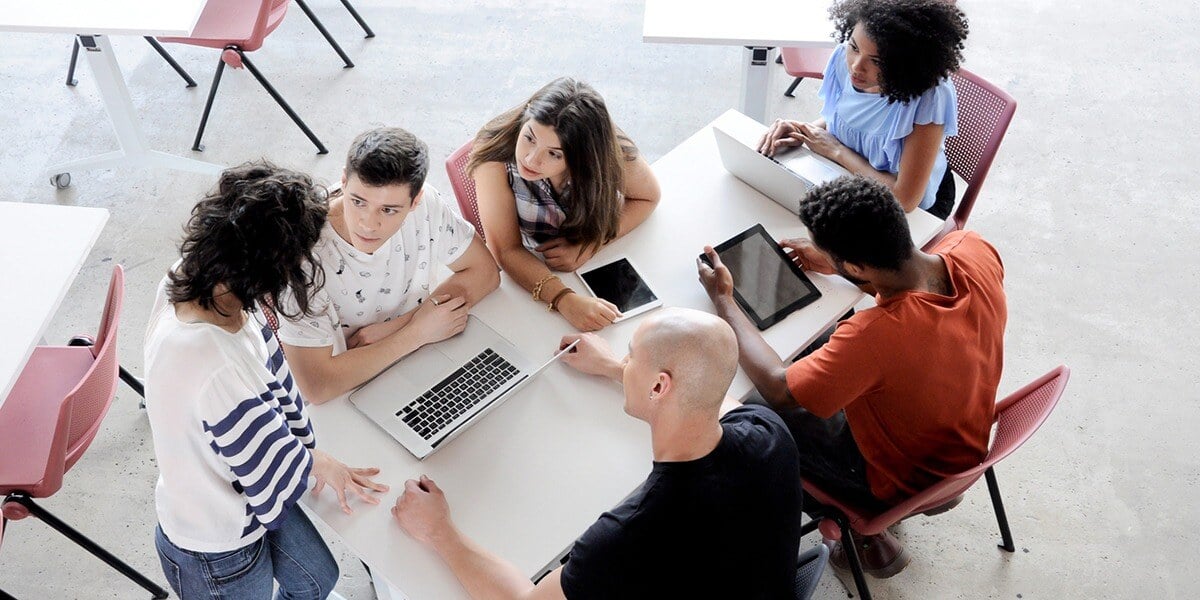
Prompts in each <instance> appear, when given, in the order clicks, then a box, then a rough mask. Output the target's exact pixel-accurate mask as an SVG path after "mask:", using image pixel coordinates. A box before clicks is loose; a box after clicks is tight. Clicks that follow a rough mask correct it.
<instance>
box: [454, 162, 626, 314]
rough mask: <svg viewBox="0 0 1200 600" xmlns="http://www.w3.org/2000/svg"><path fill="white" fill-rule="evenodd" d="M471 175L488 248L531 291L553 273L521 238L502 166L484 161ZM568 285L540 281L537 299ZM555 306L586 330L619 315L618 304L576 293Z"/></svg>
mask: <svg viewBox="0 0 1200 600" xmlns="http://www.w3.org/2000/svg"><path fill="white" fill-rule="evenodd" d="M472 177H473V178H474V179H475V192H476V196H477V198H478V202H479V218H480V220H481V221H482V224H483V229H484V232H485V236H486V237H487V246H488V249H489V250H491V252H492V256H494V257H495V258H496V262H497V263H498V264H499V265H500V268H502V269H504V272H505V273H508V276H509V277H511V278H512V279H513V281H516V282H517V284H518V285H520V286H521V287H522V288H524V289H526V290H528V291H533V289H534V287H535V286H537V284H538V282H539V281H542V280H543V279H546V277H547V276H549V275H553V273H552V272H551V271H550V268H549V267H547V266H546V263H543V262H542V261H541V259H539V258H538V257H537V256H534V255H533V253H532V252H530V251H529V250H528V249H527V248H525V245H524V244H523V243H522V242H521V230H520V226H519V225H518V223H517V201H516V198H515V197H514V196H513V192H512V188H511V187H509V185H508V173H507V170H506V168H505V166H504V165H503V164H501V163H498V162H489V163H484V164H482V165H480V166H479V167H478V168H476V169H475V172H474V173H473V174H472ZM567 287H568V286H567V284H565V283H563V282H562V281H560V280H558V279H549V280H547V281H545V282H544V283H543V284H542V288H541V294H540V297H539V298H538V300H540V301H541V302H547V303H548V302H550V300H552V299H553V298H554V297H555V296H557V295H558V294H559V292H561V291H563V290H564V289H566V288H567ZM558 310H559V312H561V313H562V315H563V317H565V318H566V319H567V321H569V322H570V323H571V325H574V326H575V327H576V328H578V329H582V330H585V331H588V330H594V329H600V328H602V327H604V326H605V325H608V324H609V323H612V322H613V320H614V319H616V318H617V317H618V316H620V312H619V311H618V310H617V307H616V306H613V305H612V304H611V303H609V302H607V301H605V300H602V299H600V298H592V297H588V296H581V295H579V294H575V293H570V294H568V295H566V296H564V297H563V298H562V299H561V300H560V301H559V304H558Z"/></svg>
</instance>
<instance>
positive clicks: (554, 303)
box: [546, 287, 575, 312]
mask: <svg viewBox="0 0 1200 600" xmlns="http://www.w3.org/2000/svg"><path fill="white" fill-rule="evenodd" d="M574 293H575V290H573V289H571V288H569V287H565V288H563V289H561V290H559V291H558V293H557V294H555V295H554V299H553V300H551V301H550V304H547V305H546V309H547V310H549V311H550V312H558V303H559V301H560V300H562V299H563V298H566V297H567V296H569V295H571V294H574Z"/></svg>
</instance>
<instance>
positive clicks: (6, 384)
mask: <svg viewBox="0 0 1200 600" xmlns="http://www.w3.org/2000/svg"><path fill="white" fill-rule="evenodd" d="M106 221H108V211H107V210H104V209H102V208H85V207H77V206H56V205H51V204H27V203H21V202H0V282H3V285H4V292H3V293H0V315H3V319H4V321H3V324H4V335H3V336H0V386H3V387H2V388H0V404H3V403H4V399H5V398H7V397H8V393H9V392H10V391H11V390H12V387H13V384H15V383H16V381H17V377H18V376H19V375H20V374H21V369H22V368H24V366H25V362H26V361H28V360H29V355H30V354H31V353H32V352H33V348H34V347H35V346H36V345H37V343H38V341H39V340H40V339H41V338H42V336H43V335H44V334H45V332H46V327H47V326H48V325H49V324H50V319H51V318H53V317H54V313H55V312H56V311H58V306H59V305H60V304H62V301H63V297H64V296H66V294H67V290H68V289H69V288H70V287H71V282H72V281H74V280H75V275H76V274H77V273H79V268H80V267H81V266H82V265H83V262H84V260H86V259H87V255H88V252H90V251H91V249H92V246H93V245H94V244H95V243H96V238H98V237H99V236H100V230H101V229H103V228H104V223H105V222H106Z"/></svg>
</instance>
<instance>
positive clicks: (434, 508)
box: [392, 309, 800, 600]
mask: <svg viewBox="0 0 1200 600" xmlns="http://www.w3.org/2000/svg"><path fill="white" fill-rule="evenodd" d="M576 340H578V341H579V345H578V346H576V348H575V350H574V351H573V352H571V353H570V354H567V355H566V356H564V357H563V361H564V362H566V363H567V364H568V365H570V366H572V367H574V368H576V369H578V370H580V371H582V372H584V373H588V374H592V375H599V376H603V377H607V378H609V379H612V380H613V381H616V382H619V383H621V384H622V385H623V387H624V391H625V412H626V413H627V414H629V415H630V416H632V417H634V418H636V419H640V420H642V421H645V422H646V423H648V424H649V425H650V438H651V446H652V448H653V454H654V465H653V468H652V470H651V471H650V476H649V477H647V478H646V481H645V482H644V483H642V485H641V486H640V487H639V488H638V489H637V490H636V491H635V492H634V493H633V494H632V495H631V496H629V497H628V498H626V499H625V501H624V502H622V503H621V504H620V505H618V506H617V507H615V508H613V509H612V510H610V511H609V512H606V513H604V514H603V515H601V516H600V518H599V520H597V521H596V522H595V523H594V524H593V525H592V526H591V527H589V528H588V530H587V531H586V532H584V534H583V536H581V537H580V538H579V539H578V540H577V541H576V542H575V546H574V548H573V549H572V550H571V554H570V557H569V559H568V560H567V562H566V564H565V565H563V566H562V567H559V568H558V569H556V570H554V571H553V572H551V573H550V574H549V575H547V576H546V577H545V578H543V579H542V580H541V581H540V582H538V584H537V585H534V584H533V583H532V582H530V581H529V579H526V578H525V576H524V575H522V574H521V572H520V571H519V570H518V569H517V568H516V567H515V566H513V565H512V563H509V562H507V561H505V560H504V559H502V558H500V557H498V556H496V555H494V554H491V553H489V552H488V551H487V550H485V549H483V548H481V547H480V546H478V545H477V544H475V543H474V542H473V541H471V540H470V539H468V538H467V537H466V536H465V535H464V534H463V533H462V532H460V531H459V530H458V529H457V528H456V527H455V526H454V523H453V522H452V521H451V519H450V513H449V506H448V505H447V503H446V498H445V495H444V494H443V493H442V490H441V489H440V488H439V487H438V486H437V484H436V483H434V482H433V480H431V479H429V478H427V477H424V476H422V477H421V479H420V480H409V481H408V482H407V483H406V484H405V486H404V493H403V494H402V495H401V496H400V498H399V499H398V500H397V501H396V506H395V507H394V508H393V509H392V514H393V515H395V517H396V520H397V521H399V522H400V525H401V527H403V528H404V530H405V531H407V532H408V533H409V535H412V536H413V537H414V538H416V539H418V540H420V541H421V542H423V543H425V544H426V545H428V546H430V547H432V548H433V550H434V551H435V552H437V553H438V555H439V556H441V557H442V559H443V560H444V561H446V563H447V564H448V565H449V566H450V568H451V570H453V571H454V574H455V576H457V577H458V579H459V581H461V582H462V584H463V587H465V588H466V589H467V592H468V593H470V594H471V597H472V598H476V599H482V598H489V599H490V598H496V599H508V598H528V599H534V598H537V599H551V598H553V599H561V598H568V599H569V600H585V599H588V598H623V599H627V598H654V599H660V598H744V599H754V598H763V599H766V598H771V599H775V598H787V597H791V595H792V593H793V592H792V586H793V583H794V581H795V574H796V573H795V569H796V554H797V551H798V546H799V543H800V510H799V505H800V473H799V463H798V461H799V459H798V457H797V454H796V445H795V443H794V442H793V441H792V438H791V435H790V434H789V433H788V430H787V427H786V426H785V425H784V423H783V421H781V420H780V418H779V417H778V416H776V415H775V413H773V412H772V411H771V410H770V409H768V408H766V407H762V406H742V405H740V404H738V403H737V402H734V401H732V400H729V399H726V398H725V392H726V391H727V390H728V388H729V383H730V382H731V381H732V380H733V375H734V373H736V372H737V360H738V348H737V340H736V338H735V337H734V334H733V330H732V329H731V328H730V327H729V325H727V324H726V323H725V322H724V321H722V320H720V319H719V318H717V317H715V316H713V315H709V314H706V313H702V312H699V311H694V310H684V309H668V310H662V311H658V312H657V313H655V314H653V315H651V316H649V317H647V318H646V320H645V321H644V322H643V323H642V325H641V326H640V327H638V329H637V331H636V332H634V334H633V340H632V341H631V342H630V344H629V355H628V356H626V357H625V359H624V360H621V359H619V358H617V356H616V355H615V354H614V353H613V352H612V350H610V349H609V347H608V345H607V344H606V343H605V342H604V340H603V339H601V338H599V337H597V336H596V335H595V334H590V333H589V334H583V335H568V336H566V337H564V338H563V339H562V342H561V344H562V345H561V347H566V345H567V344H570V343H571V342H574V341H576ZM513 533H514V535H520V533H519V532H516V531H514V532H513Z"/></svg>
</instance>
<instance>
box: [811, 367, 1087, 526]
mask: <svg viewBox="0 0 1200 600" xmlns="http://www.w3.org/2000/svg"><path fill="white" fill-rule="evenodd" d="M1070 376H1071V370H1070V369H1069V368H1067V367H1066V366H1065V365H1062V366H1059V367H1057V368H1055V369H1054V370H1053V371H1050V372H1049V373H1047V374H1045V375H1042V376H1041V377H1039V378H1038V379H1036V380H1035V381H1033V382H1032V383H1030V384H1029V385H1026V386H1025V387H1023V388H1021V389H1019V390H1017V391H1016V392H1013V393H1012V394H1009V395H1008V396H1007V397H1005V398H1004V399H1003V400H1001V401H999V402H997V403H996V417H995V419H996V421H995V422H996V427H997V429H996V437H995V438H994V439H993V441H992V448H991V450H990V451H989V452H988V454H987V456H986V457H985V458H984V460H983V462H981V463H980V464H979V465H978V466H976V467H973V468H970V469H967V470H965V471H963V472H961V473H957V474H955V475H951V476H949V477H947V478H945V479H943V480H942V481H939V482H938V483H936V484H934V485H933V486H930V487H929V488H927V489H925V490H923V491H922V492H920V493H918V494H916V495H915V496H913V497H911V498H909V499H908V500H905V501H904V502H902V503H900V504H898V505H896V506H894V507H892V508H891V509H890V510H888V511H887V512H884V513H881V514H876V513H872V512H870V511H867V510H863V509H861V508H860V507H856V506H854V505H851V504H849V503H846V502H842V501H841V500H839V499H838V498H835V497H834V496H832V495H830V494H828V493H827V492H825V491H824V490H821V489H820V488H819V487H817V486H815V485H813V484H811V483H809V482H804V484H803V485H804V489H805V491H807V492H808V493H809V494H811V495H812V496H813V497H814V498H815V499H816V500H817V501H818V502H820V503H821V504H824V505H826V506H832V507H834V508H836V509H838V510H839V511H841V512H842V513H843V514H845V515H846V516H847V518H848V519H849V521H850V525H851V527H852V528H853V529H854V530H855V531H857V532H859V533H861V534H863V535H875V534H878V533H881V532H882V531H883V530H884V529H887V528H888V527H890V526H892V525H894V524H896V523H898V522H900V521H901V520H903V519H904V518H906V517H908V516H910V515H914V514H917V513H922V512H925V511H927V510H930V509H933V508H936V507H939V506H942V505H944V504H946V503H947V502H949V501H951V500H953V499H954V498H955V497H957V496H959V495H960V494H962V493H963V492H965V491H966V490H967V489H968V488H970V487H971V486H972V485H974V483H975V482H976V481H979V478H980V477H982V476H983V474H984V472H986V471H987V470H988V469H990V468H991V467H992V466H993V465H995V464H996V463H997V462H999V461H1000V460H1001V459H1003V458H1005V457H1007V456H1008V455H1010V454H1012V453H1013V451H1014V450H1016V449H1017V448H1018V447H1020V446H1021V444H1024V443H1025V441H1026V440H1028V439H1029V438H1030V437H1031V436H1032V435H1033V433H1034V432H1035V431H1037V429H1038V428H1039V427H1041V425H1042V423H1044V422H1045V421H1046V418H1047V417H1049V416H1050V412H1051V411H1052V410H1054V407H1055V405H1057V404H1058V400H1059V398H1061V397H1062V393H1063V390H1065V389H1066V386H1067V380H1068V379H1070Z"/></svg>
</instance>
